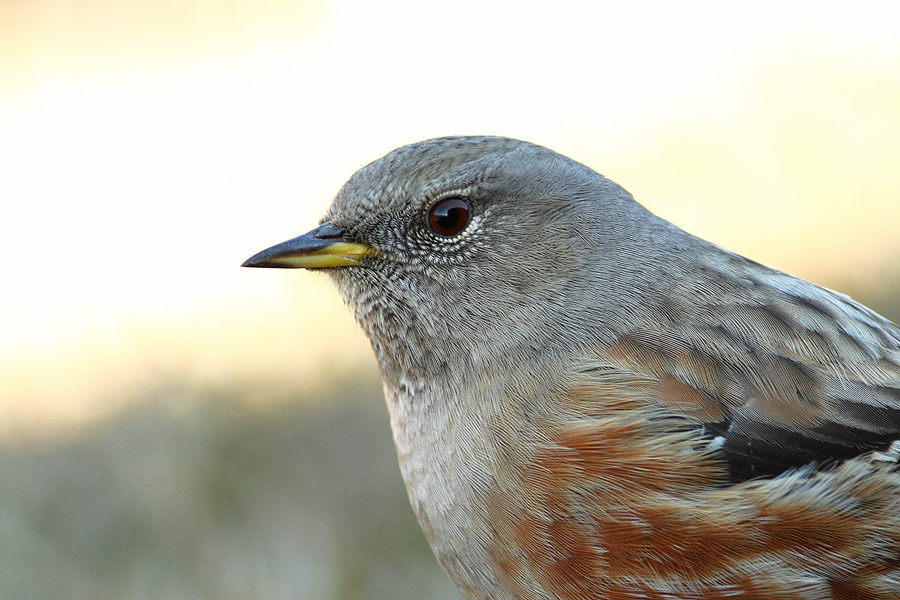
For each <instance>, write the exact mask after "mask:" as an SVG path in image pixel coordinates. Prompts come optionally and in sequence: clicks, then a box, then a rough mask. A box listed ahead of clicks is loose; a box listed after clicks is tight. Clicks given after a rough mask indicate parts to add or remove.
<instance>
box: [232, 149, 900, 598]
mask: <svg viewBox="0 0 900 600" xmlns="http://www.w3.org/2000/svg"><path fill="white" fill-rule="evenodd" d="M243 266H246V267H262V268H306V269H316V270H321V271H322V272H324V273H326V274H327V275H328V276H329V277H330V279H331V280H332V281H333V283H334V284H335V285H336V287H337V288H338V290H339V291H340V293H341V296H342V298H343V300H344V301H345V303H346V304H347V305H348V306H349V308H350V310H351V311H352V312H353V314H354V316H355V318H356V320H357V321H358V322H359V324H360V325H361V327H362V329H363V330H364V332H365V333H366V335H367V336H368V338H369V340H370V342H371V346H372V348H373V351H374V353H375V356H376V358H377V360H378V364H379V369H380V375H381V378H382V383H383V388H384V394H385V399H386V403H387V406H388V412H389V416H390V422H391V427H392V431H393V437H394V442H395V445H396V449H397V455H398V460H399V465H400V470H401V473H402V475H403V479H404V481H405V484H406V488H407V492H408V495H409V499H410V503H411V506H412V508H413V510H414V512H415V513H416V516H417V518H418V521H419V524H420V525H421V528H422V530H423V532H424V534H425V537H426V538H427V540H428V542H429V544H430V545H431V547H432V549H433V551H434V553H435V555H436V556H437V559H438V561H439V562H440V563H441V565H442V566H443V568H444V570H445V571H446V572H447V574H448V575H449V577H450V578H451V579H452V580H453V582H454V583H455V585H456V586H457V588H458V589H459V591H460V593H461V594H462V596H463V597H465V598H467V599H479V600H487V599H490V600H512V599H517V600H551V599H552V600H587V599H597V600H599V599H606V600H639V599H640V600H724V599H731V598H740V599H742V600H801V599H802V600H888V599H892V600H897V599H900V472H898V458H900V328H898V327H897V325H895V324H893V323H892V322H890V321H889V320H888V319H885V318H883V317H881V316H879V315H878V314H877V313H875V312H874V311H872V310H870V309H869V308H867V307H865V306H863V305H862V304H859V303H857V302H855V301H853V300H852V299H851V298H849V297H848V296H845V295H842V294H840V293H837V292H834V291H831V290H828V289H825V288H823V287H819V286H817V285H815V284H813V283H810V282H808V281H805V280H802V279H799V278H796V277H793V276H791V275H788V274H786V273H783V272H781V271H778V270H775V269H773V268H770V267H767V266H764V265H762V264H760V263H757V262H754V261H752V260H750V259H747V258H744V257H743V256H740V255H738V254H736V253H733V252H731V251H729V250H726V249H724V248H722V247H720V246H718V245H715V244H713V243H710V242H707V241H704V240H702V239H699V238H697V237H695V236H693V235H691V234H689V233H687V232H685V231H683V230H682V229H680V228H678V227H676V226H675V225H673V224H671V223H669V222H668V221H665V220H663V219H662V218H660V217H658V216H656V215H654V214H653V213H651V212H650V211H648V210H647V209H646V208H644V207H643V206H642V205H641V204H639V203H638V202H637V201H636V200H635V199H634V198H633V197H632V195H631V194H629V193H628V192H627V191H626V190H625V189H623V188H622V187H620V186H619V185H617V184H616V183H614V182H612V181H610V180H609V179H607V178H605V177H603V176H602V175H600V174H599V173H598V172H596V171H594V170H593V169H591V168H589V167H588V166H586V165H584V164H582V163H579V162H577V161H575V160H573V159H570V158H568V157H566V156H563V155H561V154H558V153H556V152H553V151H552V150H550V149H547V148H545V147H542V146H539V145H536V144H532V143H528V142H524V141H520V140H515V139H510V138H505V137H493V136H457V137H444V138H435V139H430V140H425V141H421V142H417V143H413V144H410V145H407V146H403V147H400V148H398V149H396V150H394V151H392V152H390V153H388V154H387V155H385V156H384V157H382V158H380V159H378V160H376V161H374V162H372V163H370V164H369V165H367V166H365V167H363V168H361V169H360V170H359V171H357V172H356V173H355V174H354V175H353V176H352V177H351V178H350V179H349V180H348V181H347V182H346V183H345V184H344V185H343V187H342V188H341V189H340V190H339V192H338V193H337V195H336V197H335V198H334V200H333V202H332V203H331V205H330V207H329V208H328V209H327V212H326V213H325V215H324V217H323V218H322V220H321V221H320V223H319V225H318V226H317V227H316V228H314V229H313V230H312V231H310V232H308V233H306V234H305V235H301V236H300V237H297V238H294V239H292V240H289V241H286V242H284V243H281V244H278V245H275V246H273V247H271V248H268V249H266V250H264V251H262V252H260V253H258V254H256V255H254V256H253V257H252V258H250V259H248V260H247V261H246V262H245V263H244V264H243Z"/></svg>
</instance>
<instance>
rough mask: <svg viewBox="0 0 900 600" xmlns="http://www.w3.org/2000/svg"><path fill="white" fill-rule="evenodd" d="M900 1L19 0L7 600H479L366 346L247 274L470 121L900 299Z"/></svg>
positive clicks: (306, 295)
mask: <svg viewBox="0 0 900 600" xmlns="http://www.w3.org/2000/svg"><path fill="white" fill-rule="evenodd" d="M898 22H900V9H898V8H896V5H895V3H891V2H865V1H863V2H856V3H853V4H852V6H851V5H849V4H847V5H844V6H831V5H826V4H823V3H818V2H811V1H805V2H790V3H786V2H755V3H753V4H752V6H751V5H746V4H743V5H738V4H734V3H722V2H679V3H670V2H615V3H613V2H583V3H574V2H556V3H552V4H551V3H544V2H541V3H537V2H534V3H529V2H515V3H513V2H500V1H499V0H477V1H476V0H461V1H458V2H452V3H429V2H422V1H421V0H420V1H412V0H388V1H383V2H365V1H362V0H296V1H290V0H262V1H260V0H155V1H152V2H151V1H149V0H116V1H113V0H79V1H77V2H76V1H75V0H28V1H27V2H24V1H21V0H0V206H2V213H0V253H2V256H3V257H4V267H3V270H2V279H0V474H2V479H0V481H2V483H0V597H5V598H18V597H30V598H45V597H46V598H56V597H61V596H65V597H70V598H81V597H84V598H151V597H152V598H316V599H319V598H321V599H336V598H366V599H369V598H454V597H455V596H454V592H453V591H452V590H451V589H450V586H449V584H448V583H447V581H446V579H445V578H444V577H443V575H442V574H441V573H440V571H439V569H438V567H437V566H436V564H435V562H434V560H433V559H432V558H431V556H430V554H429V552H428V550H427V548H426V547H425V544H424V542H423V541H422V539H421V536H420V534H419V533H418V531H417V529H416V526H415V523H414V521H413V519H412V516H411V512H410V510H409V507H408V505H407V504H406V500H405V496H404V493H403V489H402V484H401V483H400V480H399V475H398V473H397V469H396V465H395V464H394V461H395V459H394V458H393V455H392V449H391V442H390V434H389V431H388V428H387V421H386V415H385V414H384V409H383V407H382V405H381V400H380V396H379V394H380V392H379V387H378V382H377V374H376V370H375V367H374V365H373V361H372V358H371V356H370V354H369V350H368V347H367V343H366V341H365V340H364V339H363V337H362V336H361V334H360V333H359V332H358V330H357V328H356V326H355V324H354V323H353V322H352V320H351V319H350V317H349V315H348V314H346V312H345V310H344V308H343V307H342V306H341V303H340V300H339V298H338V297H337V295H336V294H335V293H334V292H333V290H331V288H330V287H329V285H328V284H327V282H326V281H325V280H324V278H322V277H317V276H316V274H309V273H300V272H284V271H265V270H259V271H256V270H246V269H245V270H242V269H239V268H238V267H237V265H239V264H240V263H241V262H242V261H243V260H244V259H245V258H247V257H248V256H250V255H251V254H253V253H255V252H256V251H258V250H260V249H262V248H264V247H266V246H268V245H271V244H273V243H276V242H279V241H282V240H284V239H287V238H289V237H293V236H295V235H298V234H300V233H302V232H304V231H306V230H307V229H309V228H310V227H311V226H313V225H314V224H315V221H316V219H317V217H318V216H319V215H320V214H321V213H322V212H323V211H324V209H325V207H326V206H327V204H328V202H329V200H330V198H331V197H332V195H333V194H334V192H335V191H336V190H337V189H338V188H339V187H340V185H341V183H342V182H343V181H344V180H345V179H346V178H347V177H348V176H349V175H350V174H351V173H352V172H353V171H354V170H355V169H357V168H359V167H360V166H362V165H364V164H365V163H367V162H369V161H371V160H373V159H375V158H377V157H378V156H380V155H382V154H384V153H385V152H387V151H389V150H391V149H392V148H394V147H396V146H398V145H401V144H404V143H408V142H411V141H416V140H419V139H424V138H427V137H433V136H437V135H449V134H484V133H487V134H500V135H509V136H513V137H519V138H523V139H528V140H530V141H534V142H537V143H540V144H543V145H546V146H549V147H551V148H553V149H555V150H558V151H560V152H563V153H565V154H567V155H569V156H572V157H573V158H576V159H578V160H580V161H582V162H585V163H587V164H588V165H590V166H592V167H594V168H595V169H597V170H598V171H600V172H601V173H604V174H605V175H607V176H609V177H611V178H612V179H614V180H616V181H618V182H619V183H621V184H623V185H624V186H625V187H626V188H628V189H629V190H630V191H631V192H632V193H634V194H635V195H636V196H637V197H638V199H639V200H641V201H642V202H644V203H645V204H646V205H647V206H649V207H650V208H651V209H652V210H654V211H655V212H657V213H658V214H660V215H662V216H664V217H666V218H669V219H670V220H673V221H674V222H676V223H677V224H679V225H681V226H682V227H684V228H686V229H688V230H689V231H691V232H693V233H695V234H698V235H700V236H701V237H706V238H709V239H712V240H713V241H716V242H718V243H720V244H723V245H725V246H727V247H729V248H732V249H734V250H736V251H739V252H741V253H743V254H747V255H749V256H750V257H752V258H755V259H757V260H760V261H762V262H765V263H768V264H771V265H773V266H776V267H779V268H782V269H784V270H787V271H790V272H793V273H795V274H798V275H801V276H804V277H807V278H811V279H813V280H814V281H816V282H818V283H821V284H824V285H827V286H829V287H833V288H837V289H840V290H841V291H844V292H848V293H851V294H852V295H854V296H855V297H856V298H857V299H860V300H862V301H864V302H867V303H869V304H871V305H872V306H873V307H874V308H876V309H878V310H880V311H881V312H883V313H885V314H886V315H887V316H889V317H891V318H893V319H894V320H897V319H900V306H898V300H900V260H898V255H900V36H898V35H897V27H896V24H897V23H898Z"/></svg>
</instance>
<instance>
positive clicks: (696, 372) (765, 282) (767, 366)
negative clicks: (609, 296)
mask: <svg viewBox="0 0 900 600" xmlns="http://www.w3.org/2000/svg"><path fill="white" fill-rule="evenodd" d="M684 281H689V282H691V283H690V287H688V286H687V284H685V283H684ZM657 296H658V297H660V298H663V299H664V300H662V301H660V302H658V303H656V304H652V305H650V306H648V307H646V308H647V310H649V312H650V315H651V316H650V317H649V318H646V317H645V318H644V319H642V322H643V323H646V325H642V326H641V327H637V328H634V327H633V328H630V329H629V330H628V331H627V333H625V334H624V335H622V336H620V337H619V338H618V339H617V340H616V341H615V342H614V343H613V344H612V345H611V346H610V347H608V348H606V352H604V353H603V354H604V358H605V359H609V360H611V361H612V362H613V364H614V365H616V366H617V367H624V368H626V369H628V370H630V371H634V372H638V373H640V374H641V375H644V376H647V377H648V378H649V381H651V382H652V384H651V388H652V393H651V396H652V397H653V398H654V399H655V401H656V402H658V403H659V404H660V405H664V406H667V407H668V408H670V409H671V410H672V411H673V412H674V413H676V414H679V415H682V416H684V417H685V418H686V419H688V420H689V421H691V422H693V423H695V424H697V425H702V427H703V431H704V434H705V435H706V436H707V438H708V439H709V440H710V444H711V445H712V447H714V448H715V447H720V448H721V450H722V452H724V455H725V457H726V459H727V463H728V466H729V470H730V473H731V477H732V479H733V480H735V481H742V480H746V479H751V478H754V477H759V476H773V475H777V474H779V473H782V472H784V471H785V470H787V469H790V468H793V467H800V466H803V465H808V464H811V463H813V464H815V465H817V466H827V465H830V464H834V463H835V462H841V461H844V460H846V459H849V458H852V457H855V456H858V455H860V454H862V453H865V452H868V451H880V452H888V454H885V455H882V456H883V458H885V459H894V460H895V461H896V458H897V454H898V453H900V452H898V451H900V442H897V440H900V329H898V327H897V326H896V325H894V324H893V323H891V322H890V321H888V320H886V319H884V318H882V317H881V316H879V315H877V314H876V313H874V312H873V311H871V310H869V309H867V308H866V307H864V306H862V305H860V304H858V303H856V302H854V301H852V300H851V299H850V298H848V297H846V296H843V295H840V294H837V293H835V292H832V291H830V290H826V289H824V288H820V287H818V286H815V285H814V284H811V283H809V282H806V281H803V280H800V279H797V278H794V277H791V276H789V275H786V274H784V273H781V272H778V271H775V270H772V269H769V268H768V267H764V266H762V265H759V264H757V263H753V262H752V261H748V260H746V259H744V258H742V257H740V256H737V255H734V254H731V253H725V252H722V251H718V252H717V253H715V254H714V255H712V256H711V257H709V258H708V259H707V260H706V262H705V263H703V268H701V269H700V271H699V273H696V274H695V276H693V277H684V278H680V279H679V280H677V281H673V283H672V284H671V286H670V287H669V288H668V289H666V290H664V291H663V292H662V293H659V294H657ZM895 442H897V443H895Z"/></svg>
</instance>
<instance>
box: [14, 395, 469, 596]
mask: <svg viewBox="0 0 900 600" xmlns="http://www.w3.org/2000/svg"><path fill="white" fill-rule="evenodd" d="M316 389H317V390H318V389H321V387H320V386H318V385H317V386H316ZM327 389H328V391H325V392H311V391H309V390H307V391H304V390H302V389H285V388H284V387H283V386H280V385H271V386H270V385H268V384H267V383H265V382H257V383H255V384H254V383H248V382H241V383H235V384H234V385H230V386H223V387H218V388H207V389H196V388H192V387H190V386H188V385H179V384H178V383H177V382H175V383H173V382H169V383H167V384H165V385H160V387H159V388H158V389H155V390H152V391H148V392H146V393H145V394H144V395H143V396H142V397H141V398H138V399H135V401H132V402H130V403H129V405H130V408H127V409H123V410H122V411H120V412H119V413H117V414H115V415H112V416H110V417H108V418H106V419H104V420H102V421H100V422H95V423H92V424H89V425H86V426H84V427H83V428H81V429H80V430H78V431H75V432H70V434H69V435H66V436H63V439H58V440H57V441H54V442H51V443H48V442H47V441H43V442H37V441H34V442H32V443H21V442H19V443H15V444H13V443H6V444H4V445H3V446H2V448H0V477H2V482H3V483H2V485H0V598H10V599H11V598H48V599H49V598H70V599H79V598H85V599H87V598H91V599H107V598H108V599H110V600H112V599H117V600H121V599H129V598H135V599H136V598H154V599H156V598H173V599H174V598H179V599H186V598H209V599H212V598H215V599H219V598H221V599H235V600H238V599H241V600H246V599H254V598H259V599H262V598H279V599H280V598H285V599H287V598H304V599H305V598H310V599H323V600H324V599H382V598H383V599H389V598H390V599H404V598H409V599H414V598H415V599H435V600H437V599H453V598H458V596H457V595H456V592H455V590H454V589H453V588H452V585H451V584H450V582H449V580H448V579H447V577H446V576H445V575H444V573H443V572H442V571H441V570H440V567H439V566H438V565H437V562H436V560H435V559H434V557H433V555H432V554H431V550H430V549H429V548H428V546H427V544H426V542H425V540H424V538H423V536H422V533H421V531H420V530H419V527H418V525H417V523H416V522H415V518H414V516H413V513H412V510H411V509H410V507H409V502H408V500H407V498H406V492H405V490H404V488H403V483H402V481H401V479H400V474H399V469H398V467H397V459H396V454H395V452H394V448H393V442H392V438H391V433H390V428H389V425H388V419H387V414H386V410H385V408H384V401H383V399H382V396H381V389H380V385H379V384H378V382H377V381H376V380H374V379H371V380H366V381H351V382H345V383H342V384H340V385H334V386H331V387H330V388H327ZM311 394H315V395H316V396H317V397H315V398H310V397H309V396H310V395H311ZM250 398H252V399H253V402H248V399H250Z"/></svg>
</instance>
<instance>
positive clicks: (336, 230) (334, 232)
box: [312, 223, 347, 240]
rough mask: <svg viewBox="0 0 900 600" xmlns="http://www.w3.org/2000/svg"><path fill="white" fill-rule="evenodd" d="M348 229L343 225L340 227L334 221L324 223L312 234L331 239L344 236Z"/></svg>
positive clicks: (321, 238)
mask: <svg viewBox="0 0 900 600" xmlns="http://www.w3.org/2000/svg"><path fill="white" fill-rule="evenodd" d="M346 231H347V230H346V229H344V228H343V227H338V226H337V225H334V224H332V223H323V224H322V225H320V226H319V227H317V228H316V229H315V230H314V231H313V232H312V234H313V235H314V236H315V237H317V238H319V239H320V240H329V239H333V238H339V237H341V236H343V235H344V233H346Z"/></svg>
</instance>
